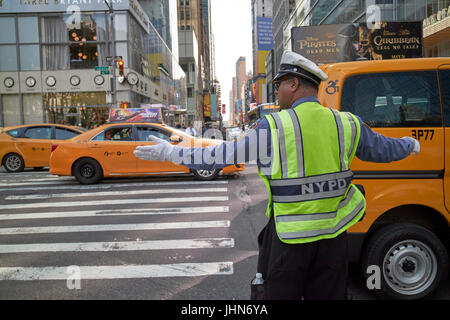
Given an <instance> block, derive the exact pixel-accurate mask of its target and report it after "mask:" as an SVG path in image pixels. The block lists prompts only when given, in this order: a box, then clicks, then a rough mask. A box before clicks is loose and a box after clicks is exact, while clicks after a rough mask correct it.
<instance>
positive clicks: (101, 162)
mask: <svg viewBox="0 0 450 320" xmlns="http://www.w3.org/2000/svg"><path fill="white" fill-rule="evenodd" d="M150 135H153V136H156V137H158V138H161V139H165V140H167V141H170V142H171V143H172V144H176V145H178V146H180V147H191V146H198V147H206V146H210V145H217V144H220V143H222V140H213V139H199V138H195V137H193V136H191V135H189V134H187V133H186V132H184V131H181V130H177V129H175V128H172V127H170V126H167V125H164V124H160V123H111V124H107V125H104V126H101V127H98V128H95V129H93V130H90V131H88V132H86V133H84V134H81V135H79V136H78V137H75V138H73V139H71V140H70V141H68V142H63V143H59V144H54V145H53V146H52V149H53V152H52V155H51V157H50V173H52V174H55V175H59V176H75V178H76V179H77V180H78V181H79V182H80V183H82V184H93V183H98V182H99V181H100V180H101V179H102V178H104V177H124V176H127V177H132V176H133V177H136V176H148V175H167V174H180V173H193V174H194V175H195V177H196V178H197V179H200V180H213V179H215V178H216V177H217V176H218V175H219V173H220V171H221V170H220V169H216V170H190V169H189V168H187V167H185V166H182V165H176V164H174V163H172V162H160V161H146V160H142V159H139V158H137V157H135V155H134V154H133V151H134V150H135V149H136V147H138V146H145V145H152V144H154V142H151V141H149V138H148V137H149V136H150ZM244 169H245V167H244V165H236V166H235V165H232V166H228V167H225V168H223V169H222V172H223V173H224V174H229V173H233V172H237V171H243V170H244Z"/></svg>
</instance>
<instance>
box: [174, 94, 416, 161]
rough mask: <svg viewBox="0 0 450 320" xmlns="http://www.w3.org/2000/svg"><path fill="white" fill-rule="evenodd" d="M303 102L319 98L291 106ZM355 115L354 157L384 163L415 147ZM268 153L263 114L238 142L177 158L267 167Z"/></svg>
mask: <svg viewBox="0 0 450 320" xmlns="http://www.w3.org/2000/svg"><path fill="white" fill-rule="evenodd" d="M305 102H317V103H319V100H318V99H317V98H315V97H306V98H302V99H299V100H297V101H296V102H294V104H293V105H292V107H296V106H298V105H300V104H302V103H305ZM356 118H357V119H358V121H359V123H360V126H361V136H360V139H359V144H358V148H357V150H356V156H357V157H358V158H359V159H360V160H364V161H371V162H380V163H387V162H392V161H397V160H401V159H404V158H406V157H407V156H409V155H410V154H411V152H412V150H413V147H414V146H413V144H412V143H411V142H410V141H409V140H407V139H396V138H388V137H385V136H383V135H381V134H378V133H376V132H374V131H372V130H371V129H370V128H369V127H368V126H367V125H366V124H365V123H364V122H363V121H362V120H361V118H360V117H358V116H356ZM182 152H184V153H183V155H182ZM186 152H188V153H189V154H186ZM271 154H272V142H271V134H270V126H269V122H268V121H267V119H266V117H262V118H261V119H259V120H258V121H256V124H254V125H253V126H252V128H250V129H249V131H248V132H247V133H246V134H245V136H244V137H242V138H240V139H239V140H237V141H230V142H224V143H223V144H221V145H219V146H215V147H208V148H205V149H202V148H192V149H183V150H180V157H181V156H183V158H184V159H185V160H184V161H183V162H182V163H180V164H183V165H185V166H187V167H189V168H191V169H194V170H199V169H204V170H213V169H220V168H224V167H227V166H229V165H233V164H239V163H246V162H250V161H254V160H256V162H257V165H258V167H259V168H264V167H267V168H268V167H270V163H271ZM189 159H190V163H189Z"/></svg>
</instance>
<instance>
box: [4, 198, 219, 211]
mask: <svg viewBox="0 0 450 320" xmlns="http://www.w3.org/2000/svg"><path fill="white" fill-rule="evenodd" d="M208 201H228V196H218V197H188V198H154V199H127V200H94V201H71V202H35V203H21V204H7V205H1V206H0V210H4V209H7V210H11V209H29V208H32V209H37V208H55V207H81V206H100V205H118V204H144V203H167V202H168V203H174V202H208Z"/></svg>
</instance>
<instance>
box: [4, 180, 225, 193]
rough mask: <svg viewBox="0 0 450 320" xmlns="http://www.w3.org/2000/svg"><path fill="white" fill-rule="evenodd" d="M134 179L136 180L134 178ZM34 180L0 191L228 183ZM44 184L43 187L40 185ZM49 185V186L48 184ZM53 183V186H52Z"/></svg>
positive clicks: (7, 185)
mask: <svg viewBox="0 0 450 320" xmlns="http://www.w3.org/2000/svg"><path fill="white" fill-rule="evenodd" d="M120 181H121V182H123V181H124V180H120ZM134 181H136V180H134ZM32 182H34V181H33V180H30V181H29V182H23V183H4V184H0V187H3V186H4V187H9V188H0V191H10V190H21V191H22V190H24V191H36V190H39V191H40V190H63V189H64V190H65V189H75V190H91V189H111V188H124V187H150V186H173V185H214V184H228V180H214V181H160V182H130V183H105V182H103V183H99V184H93V185H81V184H79V183H75V184H74V183H73V181H72V183H67V181H65V182H64V183H63V184H60V183H59V182H47V183H39V185H37V186H31V187H30V186H29V185H30V183H32ZM43 184H44V185H46V186H45V187H43V186H42V185H43ZM48 185H49V186H48ZM52 185H54V186H52ZM14 186H28V187H14Z"/></svg>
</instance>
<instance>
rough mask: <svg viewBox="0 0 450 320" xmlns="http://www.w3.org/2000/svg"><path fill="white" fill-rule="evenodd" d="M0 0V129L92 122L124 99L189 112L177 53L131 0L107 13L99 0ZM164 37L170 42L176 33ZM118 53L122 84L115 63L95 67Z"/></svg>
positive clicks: (115, 4)
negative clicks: (71, 0) (72, 0)
mask: <svg viewBox="0 0 450 320" xmlns="http://www.w3.org/2000/svg"><path fill="white" fill-rule="evenodd" d="M1 3H2V4H1V6H0V56H1V59H0V126H10V125H17V124H28V123H42V122H55V123H62V122H65V123H68V124H77V125H80V124H81V125H83V126H85V127H92V126H94V125H97V124H101V123H104V122H105V121H106V120H107V116H108V109H109V108H111V107H117V106H119V105H120V103H121V102H127V103H128V104H129V105H130V106H132V107H139V105H140V104H162V105H166V106H170V105H176V106H180V108H182V109H186V105H187V97H186V95H187V93H186V79H185V78H186V76H185V73H184V72H183V70H182V69H181V67H180V66H179V64H178V56H176V55H174V54H173V53H172V51H171V49H170V47H169V46H168V44H167V43H166V41H165V39H164V38H163V37H161V35H160V34H159V32H158V31H157V29H156V28H155V26H154V25H153V24H152V23H151V20H150V18H149V17H148V15H147V14H146V13H145V10H144V9H142V7H141V6H140V4H139V3H138V2H137V1H136V0H116V1H113V2H112V5H113V11H112V12H109V8H108V6H107V5H106V4H105V3H102V2H101V1H78V2H77V3H79V4H78V5H68V4H64V2H62V1H53V0H51V1H35V2H32V1H11V2H9V1H8V2H5V1H3V2H1ZM165 30H167V29H165ZM175 33H176V32H175ZM165 36H166V39H169V40H170V43H169V44H170V46H172V41H173V38H170V37H167V33H166V34H165ZM169 40H168V41H169ZM176 47H177V51H178V43H176ZM117 56H121V57H122V59H123V61H124V66H125V70H124V75H125V79H126V80H125V81H123V82H122V83H120V82H119V81H117V80H118V77H117V76H118V70H117V66H116V65H114V63H112V65H113V66H112V67H111V68H110V69H109V73H110V74H108V70H104V71H105V72H103V73H104V74H101V73H102V72H101V70H99V68H98V67H102V66H103V67H107V66H108V65H109V63H108V62H107V57H117ZM96 67H97V70H95V69H96ZM131 77H133V80H134V81H131V80H129V79H130V78H131ZM112 97H113V98H112Z"/></svg>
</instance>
